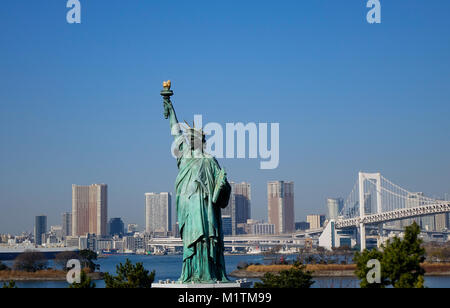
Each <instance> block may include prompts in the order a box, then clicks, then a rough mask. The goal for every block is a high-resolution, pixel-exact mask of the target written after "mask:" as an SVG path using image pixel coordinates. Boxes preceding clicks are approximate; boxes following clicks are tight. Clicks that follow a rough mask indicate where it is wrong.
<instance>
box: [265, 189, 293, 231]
mask: <svg viewBox="0 0 450 308" xmlns="http://www.w3.org/2000/svg"><path fill="white" fill-rule="evenodd" d="M267 201H268V212H269V213H268V214H269V215H268V216H269V224H274V225H275V233H277V234H283V233H293V232H294V231H295V224H294V217H295V214H294V182H284V181H276V182H269V183H267Z"/></svg>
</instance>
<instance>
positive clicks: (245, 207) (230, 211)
mask: <svg viewBox="0 0 450 308" xmlns="http://www.w3.org/2000/svg"><path fill="white" fill-rule="evenodd" d="M230 185H231V196H230V201H229V203H228V206H227V207H226V208H225V209H223V210H222V215H224V216H230V217H231V228H232V234H233V235H236V234H237V233H239V232H238V230H237V225H238V224H245V223H246V222H247V220H248V219H250V218H251V199H252V193H251V185H250V184H249V183H245V182H242V183H234V182H230Z"/></svg>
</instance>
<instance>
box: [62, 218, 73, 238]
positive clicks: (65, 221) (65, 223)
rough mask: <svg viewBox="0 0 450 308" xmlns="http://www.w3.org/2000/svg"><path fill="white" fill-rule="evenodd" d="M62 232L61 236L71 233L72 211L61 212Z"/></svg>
mask: <svg viewBox="0 0 450 308" xmlns="http://www.w3.org/2000/svg"><path fill="white" fill-rule="evenodd" d="M62 233H63V237H67V236H71V235H72V213H63V215H62Z"/></svg>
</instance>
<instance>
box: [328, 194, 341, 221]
mask: <svg viewBox="0 0 450 308" xmlns="http://www.w3.org/2000/svg"><path fill="white" fill-rule="evenodd" d="M327 207H328V219H337V218H338V217H339V215H340V213H341V211H342V209H343V208H344V199H342V198H328V199H327Z"/></svg>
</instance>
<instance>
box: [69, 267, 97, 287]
mask: <svg viewBox="0 0 450 308" xmlns="http://www.w3.org/2000/svg"><path fill="white" fill-rule="evenodd" d="M95 287H96V285H95V282H92V279H91V278H90V277H89V276H88V275H87V274H86V272H85V271H81V274H80V283H76V282H74V283H72V284H71V285H69V288H70V289H94V288H95Z"/></svg>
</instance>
